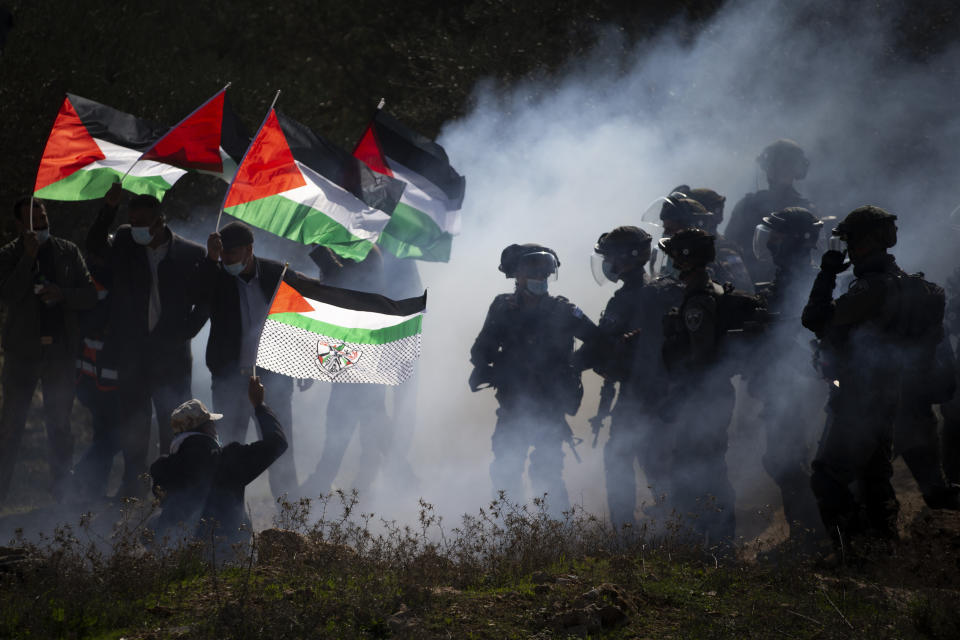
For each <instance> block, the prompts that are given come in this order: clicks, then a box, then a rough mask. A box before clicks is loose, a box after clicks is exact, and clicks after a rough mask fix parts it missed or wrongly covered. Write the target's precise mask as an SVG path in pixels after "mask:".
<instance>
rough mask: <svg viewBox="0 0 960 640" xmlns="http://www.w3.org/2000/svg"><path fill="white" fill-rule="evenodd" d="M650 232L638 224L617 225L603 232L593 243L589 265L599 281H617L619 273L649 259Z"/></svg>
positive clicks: (625, 271) (623, 272) (641, 269)
mask: <svg viewBox="0 0 960 640" xmlns="http://www.w3.org/2000/svg"><path fill="white" fill-rule="evenodd" d="M652 240H653V239H652V238H651V236H650V234H649V233H647V232H646V231H644V230H643V229H640V228H639V227H632V226H624V227H617V228H616V229H614V230H613V231H610V232H608V233H604V234H601V235H600V237H599V238H598V239H597V244H596V245H594V247H593V251H594V253H593V256H592V257H591V259H590V267H591V271H592V272H593V278H594V279H595V280H596V281H597V284H603V283H604V282H605V281H607V280H609V281H610V282H616V281H617V280H620V279H621V278H620V276H621V275H623V274H625V273H627V272H629V271H631V270H632V269H635V268H636V267H640V271H641V272H642V271H643V266H644V265H645V264H646V263H647V261H649V260H650V243H651V242H652Z"/></svg>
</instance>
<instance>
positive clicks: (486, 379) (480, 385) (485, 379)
mask: <svg viewBox="0 0 960 640" xmlns="http://www.w3.org/2000/svg"><path fill="white" fill-rule="evenodd" d="M469 384H470V391H479V390H480V389H486V388H487V387H492V386H493V367H491V366H490V365H482V366H476V367H474V368H473V371H472V372H471V373H470V380H469ZM484 385H486V386H484Z"/></svg>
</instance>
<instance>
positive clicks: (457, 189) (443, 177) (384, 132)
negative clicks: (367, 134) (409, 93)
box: [373, 110, 466, 209]
mask: <svg viewBox="0 0 960 640" xmlns="http://www.w3.org/2000/svg"><path fill="white" fill-rule="evenodd" d="M373 123H374V126H375V127H376V132H377V140H378V141H379V142H380V146H381V150H382V151H383V155H385V156H386V157H387V160H388V162H389V160H396V161H397V162H399V163H400V164H402V165H403V166H404V167H406V168H407V169H410V170H411V171H414V172H416V173H418V174H420V175H421V176H423V177H424V178H426V179H427V180H429V181H430V182H432V183H433V184H435V185H436V186H437V188H439V189H440V190H441V191H443V193H444V194H445V195H446V196H447V199H448V200H449V201H450V207H451V208H453V209H459V208H460V206H461V205H462V204H463V192H464V188H465V185H466V180H465V179H464V177H463V176H461V175H460V174H459V173H457V172H456V171H455V170H454V168H453V167H451V166H450V160H449V158H447V152H446V151H444V149H443V147H441V146H440V145H439V144H437V143H436V142H433V141H432V140H430V139H428V138H426V137H424V136H422V135H420V134H419V133H417V132H416V131H414V130H412V129H410V128H409V127H407V126H406V125H404V124H403V123H401V122H400V121H399V120H397V119H396V118H394V117H393V116H391V115H390V114H388V113H386V112H384V111H382V110H381V111H378V112H377V114H376V115H375V116H374V117H373Z"/></svg>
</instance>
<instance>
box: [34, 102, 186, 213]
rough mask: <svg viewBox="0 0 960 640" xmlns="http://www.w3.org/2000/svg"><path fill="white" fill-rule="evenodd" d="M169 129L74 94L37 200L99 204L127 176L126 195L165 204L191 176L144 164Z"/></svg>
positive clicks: (58, 124) (54, 136)
mask: <svg viewBox="0 0 960 640" xmlns="http://www.w3.org/2000/svg"><path fill="white" fill-rule="evenodd" d="M167 129H168V128H167V127H163V126H161V125H158V124H156V123H153V122H150V121H149V120H143V119H141V118H137V117H135V116H132V115H130V114H129V113H124V112H122V111H117V110H116V109H113V108H111V107H108V106H106V105H103V104H100V103H99V102H94V101H93V100H87V99H86V98H81V97H80V96H75V95H73V94H69V93H68V94H67V97H66V98H65V99H64V101H63V104H62V105H61V106H60V112H59V113H58V114H57V119H56V120H55V121H54V123H53V129H52V130H51V131H50V137H49V138H47V145H46V147H44V149H43V158H42V159H41V160H40V169H39V170H38V171H37V181H36V183H35V184H34V187H33V192H34V195H35V196H36V197H37V198H45V199H48V200H95V199H97V198H102V197H103V194H105V193H106V192H107V189H109V188H110V185H111V184H113V183H114V182H117V181H118V180H119V179H120V178H121V177H122V176H123V175H124V174H125V173H126V174H127V177H126V178H124V179H123V188H124V189H126V190H127V191H131V192H133V193H147V194H150V195H152V196H156V197H157V198H158V199H160V198H163V194H164V193H165V192H166V191H167V189H169V188H170V187H172V186H173V184H174V183H175V182H176V181H177V180H179V179H180V178H181V177H182V176H183V175H184V173H186V172H185V171H184V170H183V169H180V168H177V167H174V166H171V165H169V164H166V163H161V162H156V161H153V160H151V161H140V162H138V160H140V156H141V154H142V153H143V152H144V151H146V150H148V149H150V147H152V146H153V144H154V143H155V142H157V141H158V140H159V139H160V138H161V137H163V135H164V134H165V133H166V132H167ZM128 171H129V173H127V172H128Z"/></svg>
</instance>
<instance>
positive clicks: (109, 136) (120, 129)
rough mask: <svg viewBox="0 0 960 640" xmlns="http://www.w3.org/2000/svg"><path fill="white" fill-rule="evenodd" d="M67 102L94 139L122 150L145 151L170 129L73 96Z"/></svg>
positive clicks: (70, 95)
mask: <svg viewBox="0 0 960 640" xmlns="http://www.w3.org/2000/svg"><path fill="white" fill-rule="evenodd" d="M67 98H69V99H70V104H72V105H73V108H74V109H75V110H76V112H77V115H78V116H80V120H81V122H83V125H84V126H85V127H86V128H87V131H88V132H89V133H90V135H91V136H93V137H94V138H97V139H99V140H106V141H107V142H112V143H114V144H118V145H120V146H121V147H126V148H128V149H135V150H136V151H146V150H147V149H148V148H150V146H151V145H152V144H153V143H154V142H156V141H157V140H158V139H159V138H160V136H162V135H163V134H165V133H166V132H167V131H169V129H170V127H165V126H163V125H160V124H157V123H156V122H151V121H150V120H144V119H143V118H138V117H136V116H134V115H131V114H129V113H124V112H123V111H118V110H116V109H114V108H113V107H108V106H107V105H105V104H100V103H99V102H94V101H93V100H88V99H87V98H81V97H80V96H76V95H73V94H72V93H68V94H67Z"/></svg>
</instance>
